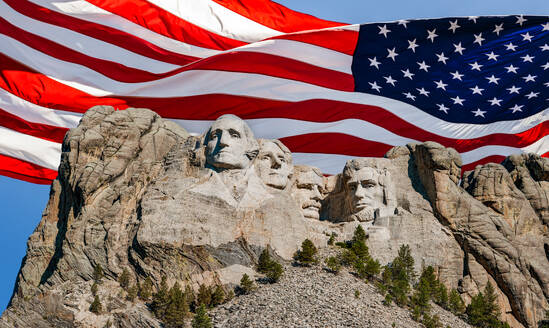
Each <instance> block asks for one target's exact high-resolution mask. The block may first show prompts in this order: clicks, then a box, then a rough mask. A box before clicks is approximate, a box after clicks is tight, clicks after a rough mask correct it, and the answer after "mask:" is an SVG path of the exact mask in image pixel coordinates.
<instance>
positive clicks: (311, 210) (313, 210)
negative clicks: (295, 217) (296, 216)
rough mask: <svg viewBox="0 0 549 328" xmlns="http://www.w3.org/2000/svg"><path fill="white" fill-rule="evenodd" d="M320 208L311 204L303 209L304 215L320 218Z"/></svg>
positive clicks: (310, 217)
mask: <svg viewBox="0 0 549 328" xmlns="http://www.w3.org/2000/svg"><path fill="white" fill-rule="evenodd" d="M318 210H319V209H318V208H317V207H313V206H309V207H306V208H304V209H303V216H304V217H306V218H309V219H318V218H319V217H320V215H319V214H318Z"/></svg>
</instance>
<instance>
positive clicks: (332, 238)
mask: <svg viewBox="0 0 549 328" xmlns="http://www.w3.org/2000/svg"><path fill="white" fill-rule="evenodd" d="M335 237H336V234H335V233H334V232H332V234H331V235H330V239H328V245H330V246H333V245H334V242H335Z"/></svg>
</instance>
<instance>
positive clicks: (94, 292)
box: [91, 281, 99, 296]
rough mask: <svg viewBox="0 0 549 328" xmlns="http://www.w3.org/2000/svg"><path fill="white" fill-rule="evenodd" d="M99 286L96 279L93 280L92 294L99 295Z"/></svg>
mask: <svg viewBox="0 0 549 328" xmlns="http://www.w3.org/2000/svg"><path fill="white" fill-rule="evenodd" d="M98 287H99V286H98V285H97V283H96V282H95V281H94V282H93V285H92V286H91V292H92V295H93V296H95V295H97V289H98Z"/></svg>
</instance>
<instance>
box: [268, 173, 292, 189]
mask: <svg viewBox="0 0 549 328" xmlns="http://www.w3.org/2000/svg"><path fill="white" fill-rule="evenodd" d="M266 184H267V185H268V186H270V187H273V188H276V189H284V188H286V185H287V184H288V178H287V177H285V176H281V175H278V174H277V175H273V174H271V175H269V177H268V178H267V183H266Z"/></svg>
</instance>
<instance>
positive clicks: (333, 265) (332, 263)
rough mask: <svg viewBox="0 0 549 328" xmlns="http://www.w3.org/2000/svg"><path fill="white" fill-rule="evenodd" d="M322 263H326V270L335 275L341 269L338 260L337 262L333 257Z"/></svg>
mask: <svg viewBox="0 0 549 328" xmlns="http://www.w3.org/2000/svg"><path fill="white" fill-rule="evenodd" d="M324 262H325V263H326V266H327V267H328V270H330V271H331V272H333V273H335V274H337V273H338V272H339V270H340V269H341V264H340V260H338V259H337V258H336V257H335V256H330V257H328V258H327V259H325V260H324Z"/></svg>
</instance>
